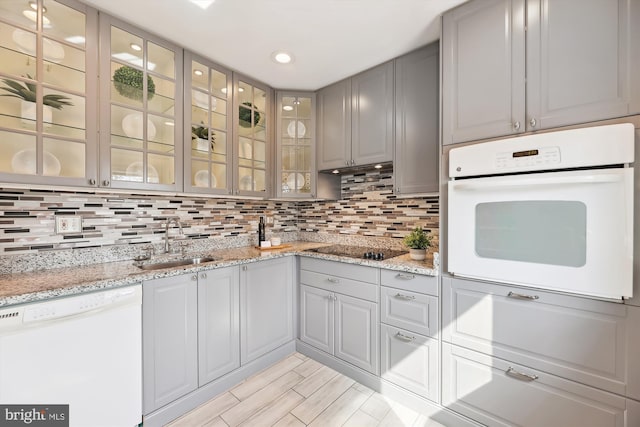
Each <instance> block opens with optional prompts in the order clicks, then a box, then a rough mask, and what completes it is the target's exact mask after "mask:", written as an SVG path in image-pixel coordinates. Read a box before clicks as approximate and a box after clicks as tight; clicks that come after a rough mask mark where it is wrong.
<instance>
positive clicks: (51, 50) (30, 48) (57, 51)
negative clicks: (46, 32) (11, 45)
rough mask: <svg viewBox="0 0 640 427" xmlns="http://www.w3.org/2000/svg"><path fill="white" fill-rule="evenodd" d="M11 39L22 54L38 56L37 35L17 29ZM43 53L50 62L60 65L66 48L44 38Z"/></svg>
mask: <svg viewBox="0 0 640 427" xmlns="http://www.w3.org/2000/svg"><path fill="white" fill-rule="evenodd" d="M11 38H12V39H13V41H14V42H15V44H16V46H18V49H19V50H20V51H21V52H22V53H26V54H27V55H31V56H35V55H36V35H35V34H33V33H30V32H28V31H24V30H21V29H20V28H16V29H15V30H13V34H12V35H11ZM42 51H43V56H44V59H45V60H47V61H49V62H54V63H56V64H57V63H59V62H61V61H62V60H63V59H64V46H62V45H61V44H60V43H58V42H57V41H54V40H50V39H48V38H44V37H43V38H42Z"/></svg>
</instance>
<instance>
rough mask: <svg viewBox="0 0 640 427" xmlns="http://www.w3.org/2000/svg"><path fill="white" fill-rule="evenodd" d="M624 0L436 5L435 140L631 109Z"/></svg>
mask: <svg viewBox="0 0 640 427" xmlns="http://www.w3.org/2000/svg"><path fill="white" fill-rule="evenodd" d="M633 3H635V2H629V1H628V0H610V1H602V0H566V1H551V0H473V1H470V2H467V3H465V4H463V5H461V6H459V7H457V8H455V9H453V10H451V11H449V12H447V13H445V14H444V15H443V21H442V38H441V40H442V77H443V81H442V84H443V86H442V109H443V110H442V123H443V129H442V135H443V144H445V145H446V144H454V143H457V142H464V141H473V140H478V139H483V138H492V137H498V136H505V135H513V134H517V133H521V132H526V131H536V130H539V129H549V128H554V127H559V126H565V125H573V124H579V123H585V122H591V121H597V120H603V119H609V118H614V117H621V116H625V115H630V114H635V113H637V112H638V105H639V103H640V100H638V99H637V98H638V97H639V96H640V93H639V91H638V90H637V88H638V81H639V80H640V78H639V77H638V74H639V73H638V67H640V60H639V57H640V54H639V53H638V52H637V49H633V48H632V47H631V46H632V45H633V43H634V37H635V36H637V34H638V28H637V27H638V26H639V25H640V24H639V23H638V20H637V17H638V11H637V8H638V6H637V5H636V4H633ZM525 76H526V78H525Z"/></svg>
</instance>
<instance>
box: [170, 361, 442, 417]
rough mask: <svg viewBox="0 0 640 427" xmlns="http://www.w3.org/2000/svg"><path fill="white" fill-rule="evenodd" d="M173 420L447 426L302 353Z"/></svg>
mask: <svg viewBox="0 0 640 427" xmlns="http://www.w3.org/2000/svg"><path fill="white" fill-rule="evenodd" d="M169 426H170V427H200V426H207V427H227V426H229V427H235V426H243V427H244V426H251V427H271V426H274V427H276V426H277V427H285V426H290V427H299V426H313V427H316V426H322V427H338V426H345V427H369V426H371V427H444V426H443V425H442V424H440V423H437V422H435V421H433V420H430V419H429V418H428V417H427V416H425V415H423V414H420V413H418V412H416V411H414V410H412V409H409V408H407V407H405V406H403V405H401V404H399V403H397V402H394V401H391V400H390V399H388V398H386V397H384V396H382V395H381V394H379V393H376V392H374V391H373V390H371V389H369V388H368V387H365V386H363V385H362V384H359V383H357V382H355V381H354V380H352V379H351V378H349V377H346V376H344V375H342V374H340V373H338V372H336V371H334V370H333V369H331V368H329V367H327V366H324V365H322V364H321V363H318V362H316V361H315V360H313V359H310V358H308V357H306V356H304V355H303V354H300V353H294V354H292V355H291V356H289V357H287V358H286V359H283V360H281V361H280V362H278V363H276V364H275V365H273V366H271V367H270V368H268V369H265V370H264V371H261V372H259V373H257V374H255V375H254V376H252V377H250V378H247V380H246V381H244V382H242V383H240V384H238V385H237V386H236V387H234V388H233V389H231V390H229V391H227V392H225V393H222V394H220V395H218V396H216V397H215V398H213V399H211V400H210V401H208V402H206V403H204V404H203V405H201V406H199V407H198V408H196V409H194V410H193V411H191V412H189V413H187V414H185V415H184V416H182V417H181V418H178V419H177V420H175V421H173V422H172V423H171V424H169Z"/></svg>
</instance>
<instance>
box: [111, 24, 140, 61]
mask: <svg viewBox="0 0 640 427" xmlns="http://www.w3.org/2000/svg"><path fill="white" fill-rule="evenodd" d="M143 55H144V43H143V40H142V38H141V37H138V36H136V35H133V34H131V33H129V32H128V31H124V30H121V29H120V28H118V27H114V26H112V27H111V57H112V58H114V59H117V60H118V61H120V62H124V63H128V64H129V65H132V66H134V68H140V69H141V68H142V66H143V62H142V61H143V60H142V58H143ZM112 71H114V70H112Z"/></svg>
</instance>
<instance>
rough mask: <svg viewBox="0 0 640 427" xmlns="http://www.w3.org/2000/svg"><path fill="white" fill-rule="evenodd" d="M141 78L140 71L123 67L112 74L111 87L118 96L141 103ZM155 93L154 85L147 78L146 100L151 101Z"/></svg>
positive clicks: (141, 73) (142, 74)
mask: <svg viewBox="0 0 640 427" xmlns="http://www.w3.org/2000/svg"><path fill="white" fill-rule="evenodd" d="M143 78H144V73H143V72H142V70H138V69H136V68H133V67H130V66H128V65H123V66H122V67H120V68H118V69H117V70H116V71H115V72H114V73H113V86H114V87H115V88H116V90H117V91H118V93H119V94H120V95H122V96H124V97H127V98H129V99H135V100H136V101H142V89H143V81H144V80H143ZM155 93H156V84H155V83H154V82H153V79H152V78H151V76H147V100H151V99H152V98H153V95H154V94H155Z"/></svg>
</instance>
